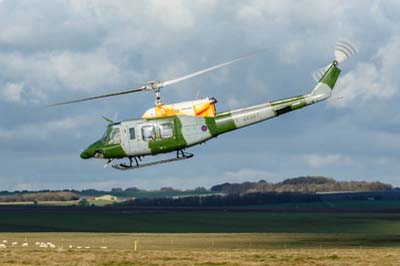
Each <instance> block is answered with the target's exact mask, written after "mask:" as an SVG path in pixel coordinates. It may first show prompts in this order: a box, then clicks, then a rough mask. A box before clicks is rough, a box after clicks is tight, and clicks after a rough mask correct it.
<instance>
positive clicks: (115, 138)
mask: <svg viewBox="0 0 400 266" xmlns="http://www.w3.org/2000/svg"><path fill="white" fill-rule="evenodd" d="M120 143H121V132H120V131H119V128H113V129H112V130H111V133H110V141H109V144H120Z"/></svg>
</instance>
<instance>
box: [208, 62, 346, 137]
mask: <svg viewBox="0 0 400 266" xmlns="http://www.w3.org/2000/svg"><path fill="white" fill-rule="evenodd" d="M339 75H340V69H339V68H337V62H336V61H334V62H333V63H332V64H331V65H330V67H329V68H328V69H327V70H326V72H325V73H324V75H323V76H322V77H321V79H320V80H319V82H318V83H317V85H316V86H315V88H314V89H313V90H312V91H311V92H310V93H308V94H305V95H301V96H295V97H289V98H285V99H281V100H277V101H272V102H269V103H264V104H260V105H255V106H250V107H247V108H243V109H237V110H233V111H229V112H224V113H220V114H217V115H216V116H215V118H214V122H215V125H214V126H213V128H214V129H215V130H213V131H214V132H213V135H220V134H223V133H226V132H229V131H232V130H235V129H238V128H242V127H246V126H249V125H253V124H256V123H259V122H262V121H265V120H268V119H271V118H273V117H276V116H279V115H283V114H286V113H288V112H291V111H294V110H298V109H301V108H303V107H306V106H309V105H312V104H314V103H317V102H320V101H323V100H326V99H328V98H329V97H331V95H332V90H333V88H334V86H335V84H336V80H337V79H338V77H339Z"/></svg>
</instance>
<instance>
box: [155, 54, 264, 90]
mask: <svg viewBox="0 0 400 266" xmlns="http://www.w3.org/2000/svg"><path fill="white" fill-rule="evenodd" d="M261 52H262V51H259V52H255V53H252V54H249V55H245V56H241V57H237V58H235V59H232V60H230V61H228V62H225V63H222V64H218V65H215V66H211V67H208V68H205V69H202V70H199V71H197V72H194V73H192V74H189V75H186V76H183V77H180V78H176V79H171V80H167V81H163V82H160V83H158V87H165V86H169V85H172V84H175V83H178V82H181V81H184V80H187V79H191V78H194V77H196V76H199V75H202V74H204V73H207V72H210V71H213V70H216V69H218V68H221V67H224V66H227V65H230V64H233V63H236V62H238V61H242V60H244V59H247V58H250V57H253V56H255V55H257V54H259V53H261Z"/></svg>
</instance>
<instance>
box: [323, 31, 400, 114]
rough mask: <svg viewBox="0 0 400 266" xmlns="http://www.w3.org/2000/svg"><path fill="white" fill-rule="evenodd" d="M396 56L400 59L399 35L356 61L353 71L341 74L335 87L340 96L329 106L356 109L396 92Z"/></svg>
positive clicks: (397, 81) (380, 100)
mask: <svg viewBox="0 0 400 266" xmlns="http://www.w3.org/2000/svg"><path fill="white" fill-rule="evenodd" d="M397 58H400V38H399V37H395V38H393V39H390V40H389V41H388V42H387V43H386V44H385V46H384V47H382V48H380V49H379V50H378V51H376V52H375V53H374V54H373V55H372V56H371V57H370V58H369V60H368V61H361V62H359V63H357V65H356V66H355V68H354V69H353V70H350V71H349V72H348V73H346V74H344V76H343V77H341V78H340V79H339V81H338V84H337V88H336V89H335V90H336V92H335V94H336V95H337V96H338V97H342V99H341V100H340V101H331V102H330V106H334V107H338V108H340V107H351V106H354V107H357V108H358V107H360V106H367V105H368V104H371V102H373V101H377V102H378V103H379V102H382V101H385V100H388V99H391V98H393V97H394V96H395V95H398V94H399V91H400V88H399V84H400V76H399V75H398V62H397V61H398V60H397ZM355 59H356V58H355Z"/></svg>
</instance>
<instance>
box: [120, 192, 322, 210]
mask: <svg viewBox="0 0 400 266" xmlns="http://www.w3.org/2000/svg"><path fill="white" fill-rule="evenodd" d="M317 201H321V199H320V197H319V196H318V195H317V194H306V193H292V192H283V193H277V192H269V193H247V194H228V195H212V196H203V197H201V196H190V197H177V198H140V199H134V200H128V201H124V202H122V203H116V204H114V205H115V206H138V207H139V206H140V207H196V206H202V207H220V206H248V205H263V204H272V203H298V202H317Z"/></svg>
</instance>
